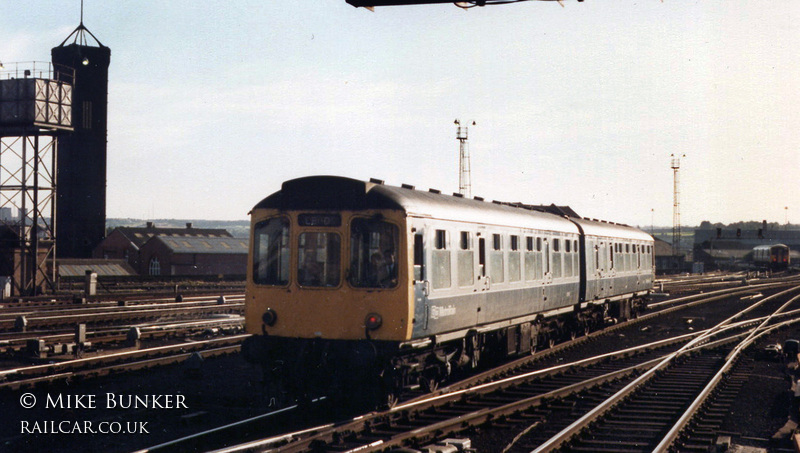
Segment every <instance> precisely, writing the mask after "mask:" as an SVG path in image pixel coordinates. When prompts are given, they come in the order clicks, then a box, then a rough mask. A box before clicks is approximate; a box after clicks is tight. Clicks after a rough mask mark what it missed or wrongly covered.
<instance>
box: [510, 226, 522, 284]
mask: <svg viewBox="0 0 800 453" xmlns="http://www.w3.org/2000/svg"><path fill="white" fill-rule="evenodd" d="M510 249H511V250H509V252H508V280H509V281H511V282H517V281H519V280H520V278H522V276H521V269H520V266H521V263H520V253H519V236H516V235H512V236H511V237H510Z"/></svg>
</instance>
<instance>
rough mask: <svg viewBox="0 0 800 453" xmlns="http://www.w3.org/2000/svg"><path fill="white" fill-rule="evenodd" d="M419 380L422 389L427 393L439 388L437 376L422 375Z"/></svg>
mask: <svg viewBox="0 0 800 453" xmlns="http://www.w3.org/2000/svg"><path fill="white" fill-rule="evenodd" d="M419 381H420V385H422V389H423V390H425V392H427V393H433V392H435V391H436V390H438V389H439V380H438V379H436V376H422V377H421V378H420V379H419Z"/></svg>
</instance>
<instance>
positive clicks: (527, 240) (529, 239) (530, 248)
mask: <svg viewBox="0 0 800 453" xmlns="http://www.w3.org/2000/svg"><path fill="white" fill-rule="evenodd" d="M525 251H527V252H532V251H533V238H532V237H530V236H528V237H526V238H525Z"/></svg>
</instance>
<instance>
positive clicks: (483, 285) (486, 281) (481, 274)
mask: <svg viewBox="0 0 800 453" xmlns="http://www.w3.org/2000/svg"><path fill="white" fill-rule="evenodd" d="M478 280H480V283H479V284H478V286H479V287H480V289H481V291H488V290H490V289H491V288H492V283H491V279H490V278H489V276H488V275H486V238H478Z"/></svg>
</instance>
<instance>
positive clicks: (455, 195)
mask: <svg viewBox="0 0 800 453" xmlns="http://www.w3.org/2000/svg"><path fill="white" fill-rule="evenodd" d="M453 196H454V197H458V198H464V194H463V193H458V192H453Z"/></svg>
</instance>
